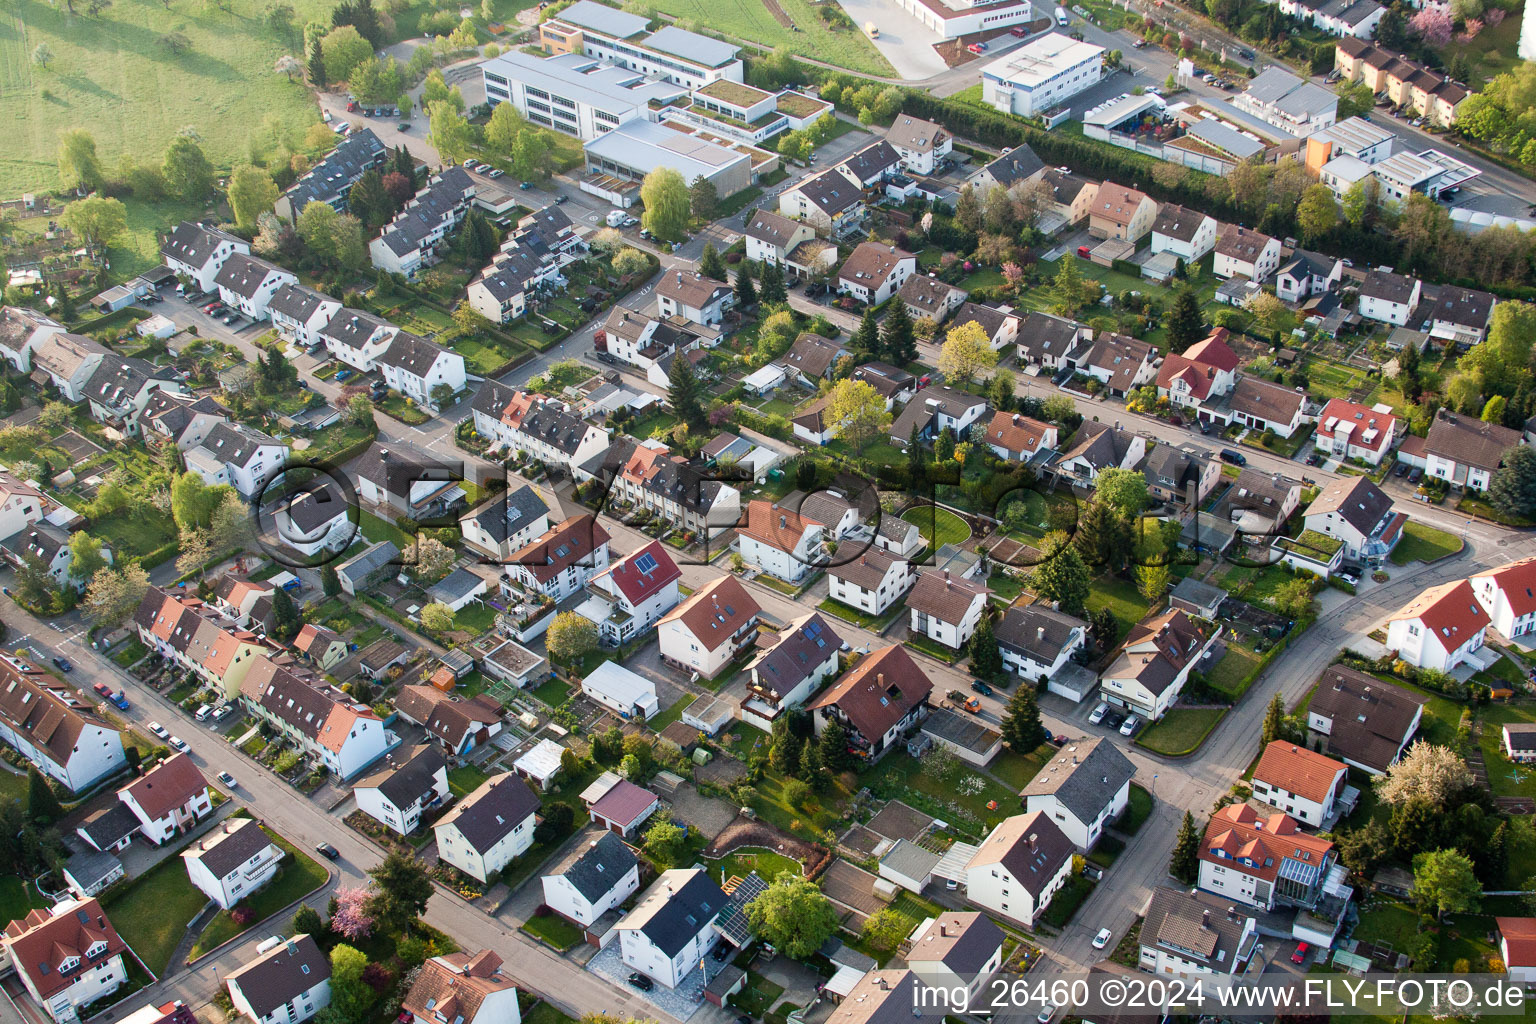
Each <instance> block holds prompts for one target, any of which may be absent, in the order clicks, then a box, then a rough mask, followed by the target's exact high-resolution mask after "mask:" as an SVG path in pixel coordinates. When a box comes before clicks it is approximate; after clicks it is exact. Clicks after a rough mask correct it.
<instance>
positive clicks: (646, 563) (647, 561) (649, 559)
mask: <svg viewBox="0 0 1536 1024" xmlns="http://www.w3.org/2000/svg"><path fill="white" fill-rule="evenodd" d="M635 568H636V569H639V570H640V571H641V572H642V573H644V574H645V575H647V576H649V575H650V574H651V573H653V572H655V571H656V556H655V555H653V554H651V553H650V552H649V551H647V552H646V553H645V554H643V555H641V556H640V557H639V558H637V559H635Z"/></svg>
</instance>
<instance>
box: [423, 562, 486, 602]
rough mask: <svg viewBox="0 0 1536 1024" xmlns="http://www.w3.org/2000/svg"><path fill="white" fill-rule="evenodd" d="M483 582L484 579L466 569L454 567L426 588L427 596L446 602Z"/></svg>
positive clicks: (455, 598) (468, 591) (463, 594)
mask: <svg viewBox="0 0 1536 1024" xmlns="http://www.w3.org/2000/svg"><path fill="white" fill-rule="evenodd" d="M483 583H485V580H483V579H481V578H480V577H479V576H477V575H476V574H474V573H472V572H470V571H469V570H468V569H455V570H453V572H451V573H449V574H448V575H447V576H445V577H443V579H442V580H441V581H440V582H438V583H435V584H433V585H432V586H431V587H430V588H429V589H428V590H427V597H429V598H431V599H432V600H434V601H442V602H443V603H444V604H448V603H449V602H451V601H457V600H458V599H459V598H461V597H463V596H465V595H466V594H468V593H470V592H471V591H473V590H474V589H475V588H476V587H478V586H480V585H482V584H483Z"/></svg>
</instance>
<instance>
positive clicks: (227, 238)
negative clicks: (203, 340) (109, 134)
mask: <svg viewBox="0 0 1536 1024" xmlns="http://www.w3.org/2000/svg"><path fill="white" fill-rule="evenodd" d="M236 253H239V254H240V255H242V256H249V255H250V254H251V243H250V242H247V241H246V240H245V239H243V238H240V237H239V236H237V235H232V234H230V233H229V232H227V231H223V230H220V229H219V228H212V227H207V226H206V225H203V224H197V223H195V222H193V221H190V220H184V221H182V222H181V223H180V224H177V225H176V227H175V228H173V229H172V230H171V232H170V233H169V234H167V235H166V236H165V241H164V242H163V243H161V245H160V259H161V260H163V261H164V263H165V265H166V266H167V267H170V268H171V270H173V271H174V272H175V273H176V276H177V277H182V278H187V279H190V280H191V281H192V283H193V284H195V285H196V286H197V290H198V291H199V292H211V291H213V289H214V282H215V280H216V279H217V278H218V276H219V271H220V270H222V269H224V263H225V262H226V261H227V260H228V259H229V258H230V257H231V256H233V255H235V254H236ZM18 369H19V367H18Z"/></svg>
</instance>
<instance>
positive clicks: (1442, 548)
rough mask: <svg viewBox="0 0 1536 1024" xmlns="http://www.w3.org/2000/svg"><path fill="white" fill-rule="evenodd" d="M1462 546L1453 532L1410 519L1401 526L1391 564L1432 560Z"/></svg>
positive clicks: (1455, 550) (1453, 552)
mask: <svg viewBox="0 0 1536 1024" xmlns="http://www.w3.org/2000/svg"><path fill="white" fill-rule="evenodd" d="M1462 547H1463V541H1462V539H1461V538H1460V537H1457V536H1455V535H1454V534H1450V533H1446V532H1445V531H1444V530H1437V529H1435V528H1434V527H1433V526H1425V525H1424V524H1423V523H1421V522H1419V521H1418V520H1416V519H1410V520H1409V521H1408V524H1407V525H1406V526H1404V527H1403V539H1402V540H1400V541H1398V542H1397V547H1395V548H1393V549H1392V555H1391V558H1392V564H1393V565H1407V564H1408V563H1409V562H1434V561H1438V560H1440V559H1442V558H1445V557H1447V556H1448V555H1454V554H1456V553H1457V552H1458V551H1460V550H1461V549H1462Z"/></svg>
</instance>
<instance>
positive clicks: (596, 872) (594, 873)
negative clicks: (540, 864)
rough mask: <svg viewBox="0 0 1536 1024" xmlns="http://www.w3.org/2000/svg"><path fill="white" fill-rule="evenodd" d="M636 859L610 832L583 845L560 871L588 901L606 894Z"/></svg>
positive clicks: (592, 901) (595, 899)
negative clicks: (580, 850) (570, 861)
mask: <svg viewBox="0 0 1536 1024" xmlns="http://www.w3.org/2000/svg"><path fill="white" fill-rule="evenodd" d="M638 863H640V861H639V858H637V857H636V856H635V851H633V850H631V849H630V848H629V847H628V846H627V845H625V843H624V840H622V839H620V838H619V837H618V835H616V834H615V833H613V832H604V833H603V836H602V838H601V839H599V840H598V841H597V842H595V843H593V844H592V845H591V846H589V847H587V852H586V853H583V854H582V855H581V856H580V857H578V858H576V860H575V861H574V862H573V863H571V864H570V865H569V866H567V867H566V869H565V870H564V871H563V872H561V874H563V875H564V876H565V880H566V881H567V882H570V883H571V885H573V886H575V888H576V891H577V892H579V893H581V895H582V896H584V897H585V898H586V900H587V902H589V903H595V902H597V901H598V900H599V899H601V898H602V897H603V896H606V895H607V894H608V893H609V892H610V891H611V890H612V889H613V887H614V886H615V885H617V884H618V882H619V880H620V879H621V878H623V877H624V876H625V875H626V874H628V873H629V870H630V869H631V868H633V867H634V866H635V865H636V864H638Z"/></svg>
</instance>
